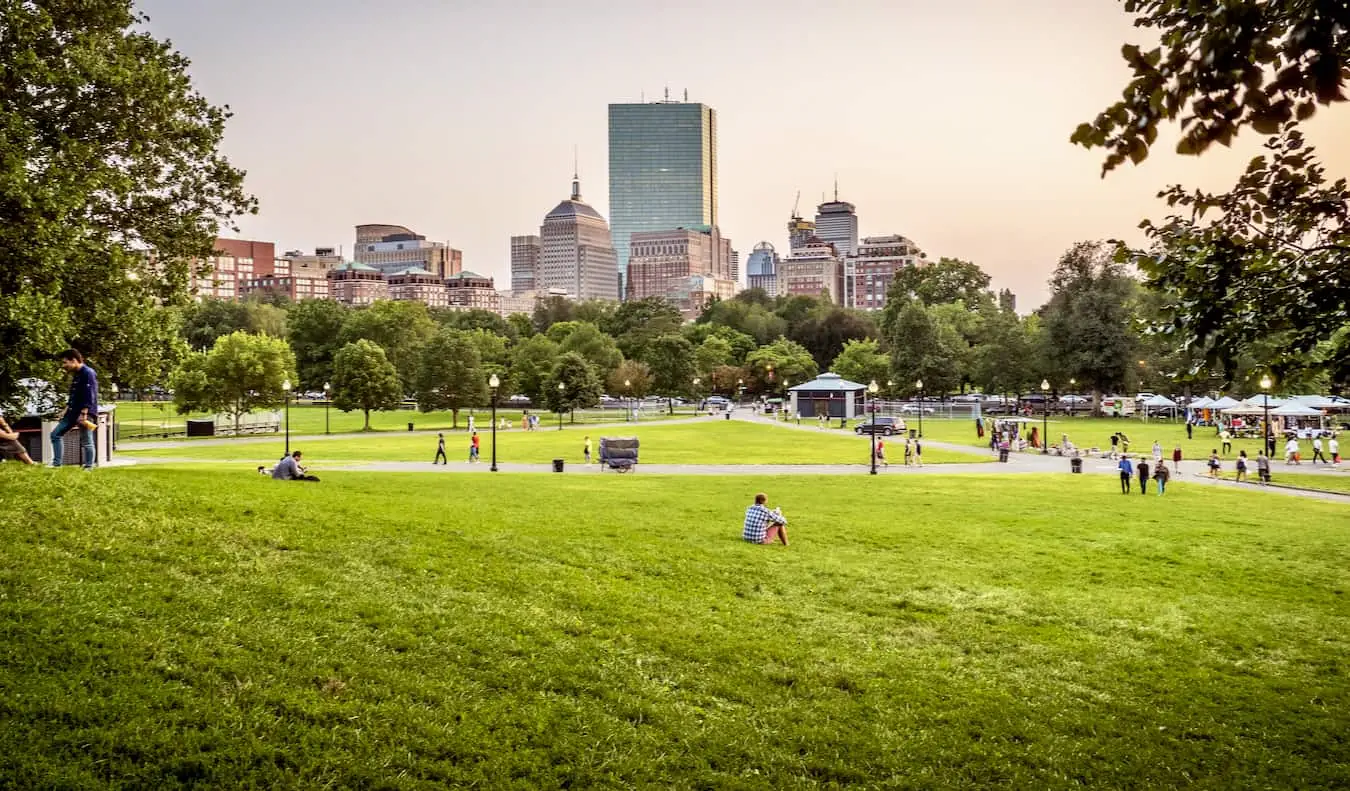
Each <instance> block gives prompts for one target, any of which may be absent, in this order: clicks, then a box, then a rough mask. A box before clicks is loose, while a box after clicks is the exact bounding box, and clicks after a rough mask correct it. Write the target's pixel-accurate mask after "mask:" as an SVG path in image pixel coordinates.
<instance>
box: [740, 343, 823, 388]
mask: <svg viewBox="0 0 1350 791" xmlns="http://www.w3.org/2000/svg"><path fill="white" fill-rule="evenodd" d="M770 366H772V371H773V377H772V379H771V378H770V377H769V371H770ZM745 368H746V371H747V372H748V373H749V374H750V378H749V379H748V380H747V381H746V384H747V385H748V386H750V387H751V388H752V389H753V390H754V391H755V392H761V393H765V392H776V391H777V390H778V389H780V388H781V387H782V386H783V382H784V381H789V382H795V383H797V384H801V383H802V382H806V381H810V380H811V379H814V378H816V374H817V373H819V372H820V369H819V368H818V367H817V366H816V361H815V359H814V358H813V357H811V353H810V352H809V351H807V350H806V347H804V346H802V345H801V344H800V343H797V342H795V341H790V340H788V339H787V338H779V339H778V340H776V341H774V342H773V343H771V344H769V345H768V346H761V347H760V348H759V349H757V350H755V351H754V352H752V353H751V354H750V355H749V356H748V357H746V358H745Z"/></svg>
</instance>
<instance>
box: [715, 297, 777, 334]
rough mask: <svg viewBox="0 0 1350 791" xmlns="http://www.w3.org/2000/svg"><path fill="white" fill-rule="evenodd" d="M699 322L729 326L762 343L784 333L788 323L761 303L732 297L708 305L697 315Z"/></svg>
mask: <svg viewBox="0 0 1350 791" xmlns="http://www.w3.org/2000/svg"><path fill="white" fill-rule="evenodd" d="M698 323H700V324H714V325H718V326H722V327H729V328H731V329H733V330H738V331H740V332H743V333H745V334H746V335H749V336H750V337H751V338H752V339H753V340H754V342H755V343H756V344H764V343H769V342H771V341H773V339H774V338H778V337H780V336H782V335H785V334H786V333H787V331H788V323H787V322H786V321H784V320H783V319H782V318H781V317H779V316H776V315H774V314H773V313H771V312H770V311H769V310H767V309H766V308H765V307H764V306H762V305H750V304H747V303H745V302H739V301H737V300H734V299H730V300H723V301H721V302H715V303H713V304H711V305H709V306H708V307H707V308H706V309H705V310H704V311H703V313H701V314H700V315H699V317H698Z"/></svg>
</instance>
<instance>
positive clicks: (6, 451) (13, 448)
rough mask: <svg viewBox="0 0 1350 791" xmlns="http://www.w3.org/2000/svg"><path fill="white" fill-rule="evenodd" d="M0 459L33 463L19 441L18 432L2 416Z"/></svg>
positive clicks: (0, 420) (0, 419) (0, 423)
mask: <svg viewBox="0 0 1350 791" xmlns="http://www.w3.org/2000/svg"><path fill="white" fill-rule="evenodd" d="M0 459H5V460H7V461H21V462H23V463H24V464H32V463H33V459H32V457H31V456H29V455H28V451H27V450H26V449H24V446H23V444H22V443H21V442H19V432H17V431H15V430H14V429H12V428H10V427H9V424H8V423H6V422H5V418H4V417H3V416H0Z"/></svg>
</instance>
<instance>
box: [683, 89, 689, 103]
mask: <svg viewBox="0 0 1350 791" xmlns="http://www.w3.org/2000/svg"><path fill="white" fill-rule="evenodd" d="M684 100H685V101H686V102H687V101H689V89H688V88H685V89H684Z"/></svg>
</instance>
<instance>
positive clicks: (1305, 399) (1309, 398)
mask: <svg viewBox="0 0 1350 791" xmlns="http://www.w3.org/2000/svg"><path fill="white" fill-rule="evenodd" d="M1292 400H1294V401H1297V402H1298V403H1300V404H1302V405H1304V406H1307V407H1312V408H1313V409H1344V408H1345V407H1346V403H1345V402H1344V401H1340V400H1338V399H1336V398H1335V397H1334V396H1320V395H1302V396H1294V398H1293V399H1292Z"/></svg>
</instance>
